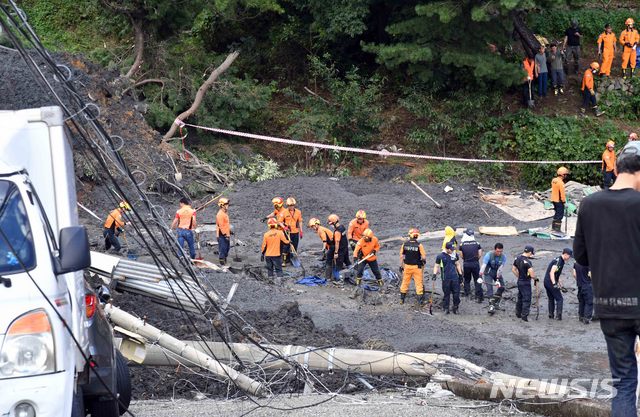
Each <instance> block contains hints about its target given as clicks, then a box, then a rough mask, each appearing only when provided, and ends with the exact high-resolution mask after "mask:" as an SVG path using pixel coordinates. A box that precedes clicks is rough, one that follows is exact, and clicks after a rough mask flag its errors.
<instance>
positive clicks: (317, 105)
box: [288, 57, 382, 146]
mask: <svg viewBox="0 0 640 417" xmlns="http://www.w3.org/2000/svg"><path fill="white" fill-rule="evenodd" d="M325 59H327V57H325ZM310 64H311V68H312V74H313V75H314V76H315V77H317V78H318V79H319V80H320V81H321V82H323V84H324V87H325V88H326V90H327V96H328V97H327V98H323V97H321V95H320V94H319V95H310V94H305V95H303V96H298V97H297V100H298V101H299V103H300V104H301V105H302V106H303V108H302V109H299V110H294V111H292V112H291V115H290V121H291V122H292V125H291V127H290V128H289V131H288V134H289V135H291V136H293V137H295V138H301V139H307V140H315V141H319V142H328V143H335V144H339V145H348V146H364V145H367V144H369V143H370V142H371V139H372V136H373V135H375V134H377V133H378V129H379V127H380V124H381V118H380V111H381V105H380V97H381V88H382V81H381V80H380V79H379V78H377V77H373V78H364V77H362V76H360V74H359V73H358V70H357V69H356V68H352V69H351V70H349V71H347V73H346V74H344V77H341V76H340V74H339V72H338V70H337V69H336V68H335V66H334V65H328V64H326V63H325V62H323V60H321V59H319V58H316V57H311V58H310Z"/></svg>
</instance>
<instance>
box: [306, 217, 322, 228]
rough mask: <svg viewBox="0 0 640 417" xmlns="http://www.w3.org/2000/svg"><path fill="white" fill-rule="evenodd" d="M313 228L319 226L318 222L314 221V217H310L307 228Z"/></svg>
mask: <svg viewBox="0 0 640 417" xmlns="http://www.w3.org/2000/svg"><path fill="white" fill-rule="evenodd" d="M313 226H320V220H318V219H316V218H315V217H312V218H310V219H309V223H307V227H310V228H311V227H313Z"/></svg>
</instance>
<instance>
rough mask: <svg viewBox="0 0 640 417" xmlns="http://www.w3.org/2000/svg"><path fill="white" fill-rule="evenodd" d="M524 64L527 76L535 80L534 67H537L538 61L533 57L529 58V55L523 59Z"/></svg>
mask: <svg viewBox="0 0 640 417" xmlns="http://www.w3.org/2000/svg"><path fill="white" fill-rule="evenodd" d="M522 65H523V66H524V70H525V71H526V72H527V76H528V77H529V80H533V71H534V68H535V67H536V61H534V60H533V59H529V58H528V57H527V58H525V59H524V61H522ZM525 81H526V79H525Z"/></svg>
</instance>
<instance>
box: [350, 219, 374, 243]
mask: <svg viewBox="0 0 640 417" xmlns="http://www.w3.org/2000/svg"><path fill="white" fill-rule="evenodd" d="M368 228H369V220H367V219H364V221H363V222H362V224H359V223H358V219H353V220H351V222H349V228H348V229H347V239H349V240H356V241H358V240H360V239H361V238H362V233H363V232H364V231H365V230H367V229H368Z"/></svg>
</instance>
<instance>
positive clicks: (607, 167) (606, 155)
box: [602, 149, 618, 176]
mask: <svg viewBox="0 0 640 417" xmlns="http://www.w3.org/2000/svg"><path fill="white" fill-rule="evenodd" d="M602 170H603V171H605V172H611V171H613V175H615V176H617V175H618V170H617V169H616V152H615V151H610V150H609V149H605V151H604V152H603V153H602Z"/></svg>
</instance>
